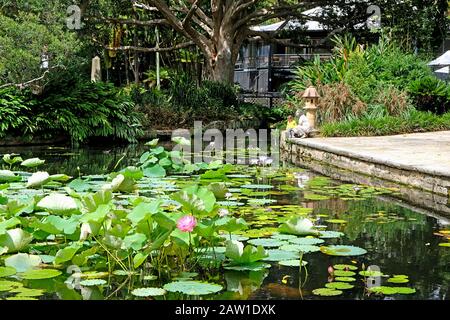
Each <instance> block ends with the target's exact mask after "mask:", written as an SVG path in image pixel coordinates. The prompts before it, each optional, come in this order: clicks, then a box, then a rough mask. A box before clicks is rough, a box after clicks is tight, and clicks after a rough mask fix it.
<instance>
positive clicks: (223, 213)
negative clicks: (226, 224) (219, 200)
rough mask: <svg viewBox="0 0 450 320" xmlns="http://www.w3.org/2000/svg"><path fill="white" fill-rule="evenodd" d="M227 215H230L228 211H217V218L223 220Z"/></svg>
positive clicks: (222, 209)
mask: <svg viewBox="0 0 450 320" xmlns="http://www.w3.org/2000/svg"><path fill="white" fill-rule="evenodd" d="M229 214H230V211H228V210H227V209H224V208H220V209H219V212H218V215H219V217H221V218H223V217H226V216H227V215H229Z"/></svg>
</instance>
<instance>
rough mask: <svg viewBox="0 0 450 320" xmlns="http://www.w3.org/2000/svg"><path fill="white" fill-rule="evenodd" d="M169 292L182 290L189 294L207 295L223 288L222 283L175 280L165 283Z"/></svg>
mask: <svg viewBox="0 0 450 320" xmlns="http://www.w3.org/2000/svg"><path fill="white" fill-rule="evenodd" d="M164 289H165V290H167V291H169V292H181V293H184V294H187V295H195V296H199V295H207V294H211V293H216V292H219V291H221V290H222V289H223V287H222V286H221V285H218V284H214V283H207V282H200V281H175V282H170V283H167V284H166V285H164Z"/></svg>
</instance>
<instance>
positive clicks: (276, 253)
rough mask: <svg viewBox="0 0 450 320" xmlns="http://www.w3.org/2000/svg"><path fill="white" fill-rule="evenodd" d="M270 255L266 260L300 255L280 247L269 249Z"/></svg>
mask: <svg viewBox="0 0 450 320" xmlns="http://www.w3.org/2000/svg"><path fill="white" fill-rule="evenodd" d="M267 254H268V256H267V257H266V258H264V259H263V260H264V261H283V260H294V259H298V258H299V257H300V255H299V254H298V253H297V252H293V251H285V250H280V249H272V250H267Z"/></svg>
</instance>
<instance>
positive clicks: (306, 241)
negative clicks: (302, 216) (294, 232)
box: [289, 237, 325, 245]
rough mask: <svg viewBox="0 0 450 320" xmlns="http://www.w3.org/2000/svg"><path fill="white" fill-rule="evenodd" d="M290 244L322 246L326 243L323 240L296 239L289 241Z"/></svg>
mask: <svg viewBox="0 0 450 320" xmlns="http://www.w3.org/2000/svg"><path fill="white" fill-rule="evenodd" d="M289 242H290V243H293V244H300V245H314V244H321V243H324V242H325V241H324V240H322V239H318V238H307V237H305V238H296V239H292V240H289Z"/></svg>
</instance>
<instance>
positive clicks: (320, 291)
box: [312, 288, 343, 297]
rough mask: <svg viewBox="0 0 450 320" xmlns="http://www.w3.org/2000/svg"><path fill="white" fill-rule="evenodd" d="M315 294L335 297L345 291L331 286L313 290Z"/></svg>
mask: <svg viewBox="0 0 450 320" xmlns="http://www.w3.org/2000/svg"><path fill="white" fill-rule="evenodd" d="M312 292H313V294H314V295H316V296H323V297H333V296H339V295H341V294H342V293H343V292H342V291H341V290H336V289H331V288H319V289H315V290H313V291H312Z"/></svg>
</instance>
